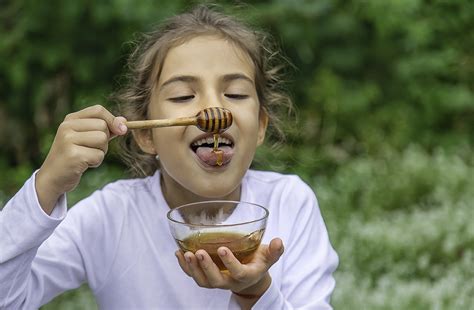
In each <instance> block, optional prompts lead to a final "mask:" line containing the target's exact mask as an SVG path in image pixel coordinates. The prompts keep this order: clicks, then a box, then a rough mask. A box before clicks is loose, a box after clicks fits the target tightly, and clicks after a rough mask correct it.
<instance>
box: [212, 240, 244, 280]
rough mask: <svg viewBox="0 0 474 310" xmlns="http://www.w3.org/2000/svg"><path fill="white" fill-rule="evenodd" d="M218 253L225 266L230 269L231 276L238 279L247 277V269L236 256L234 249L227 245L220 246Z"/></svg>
mask: <svg viewBox="0 0 474 310" xmlns="http://www.w3.org/2000/svg"><path fill="white" fill-rule="evenodd" d="M217 254H218V255H219V257H220V259H221V260H222V262H223V263H224V266H225V267H226V268H227V270H229V273H230V276H231V277H232V278H234V279H235V280H237V281H241V280H243V279H245V276H246V271H245V267H244V265H242V264H241V263H240V262H239V260H238V259H237V258H235V256H234V254H233V253H232V251H230V250H229V249H228V248H226V247H220V248H219V249H218V250H217Z"/></svg>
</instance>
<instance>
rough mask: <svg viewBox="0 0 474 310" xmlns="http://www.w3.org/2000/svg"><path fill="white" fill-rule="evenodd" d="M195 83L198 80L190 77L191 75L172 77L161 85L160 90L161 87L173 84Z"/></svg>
mask: <svg viewBox="0 0 474 310" xmlns="http://www.w3.org/2000/svg"><path fill="white" fill-rule="evenodd" d="M197 81H198V78H197V77H195V76H192V75H179V76H175V77H172V78H170V79H169V80H167V81H166V82H164V83H163V84H162V85H161V87H160V89H163V87H165V86H166V85H169V84H171V83H175V82H184V83H196V82H197Z"/></svg>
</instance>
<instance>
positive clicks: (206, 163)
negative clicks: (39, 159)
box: [0, 7, 338, 309]
mask: <svg viewBox="0 0 474 310" xmlns="http://www.w3.org/2000/svg"><path fill="white" fill-rule="evenodd" d="M264 42H265V40H264V39H263V37H261V36H260V35H259V34H257V33H256V32H254V31H252V30H250V29H248V28H247V27H246V26H244V25H243V24H241V23H240V22H237V21H236V20H234V19H232V18H231V17H228V16H225V15H222V14H220V13H217V12H215V11H213V10H211V9H209V8H207V7H198V8H196V9H194V10H193V11H191V12H189V13H186V14H182V15H179V16H176V17H174V18H172V19H170V20H169V21H168V22H167V23H166V24H165V25H164V26H163V27H162V28H160V29H159V30H158V31H156V32H155V33H153V34H151V35H150V36H147V37H146V38H145V40H144V42H143V44H142V45H141V46H140V47H139V48H138V49H137V50H136V52H135V53H134V54H133V55H132V59H133V60H132V62H131V65H132V67H133V78H132V79H131V81H130V85H129V86H128V88H126V89H125V91H124V92H123V93H122V94H121V96H119V99H120V101H121V102H120V103H121V106H122V113H123V116H125V117H115V116H114V115H112V114H111V113H110V112H109V111H107V110H106V109H105V108H103V107H101V106H94V107H89V108H86V109H84V110H82V111H79V112H76V113H72V114H69V115H68V116H66V118H65V120H64V122H63V123H62V124H61V125H60V126H59V129H58V131H57V134H56V137H55V140H54V142H53V144H52V147H51V150H50V152H49V154H48V156H47V158H46V160H45V162H44V164H43V165H42V166H41V168H40V169H39V170H38V171H37V172H36V173H35V174H33V176H32V177H31V178H30V179H29V180H28V181H27V182H26V183H25V185H24V186H23V187H22V188H21V189H20V191H19V192H18V193H17V194H16V195H15V196H14V197H13V198H12V199H11V200H10V201H9V202H8V203H7V205H6V206H5V208H4V210H3V211H2V212H1V214H0V235H1V239H0V308H1V309H17V308H27V309H31V308H34V307H39V306H40V305H42V304H45V303H47V302H48V301H49V300H51V299H52V298H53V297H54V296H56V295H58V294H60V293H61V292H64V291H66V290H70V289H73V288H76V287H78V286H80V285H81V284H82V283H84V282H87V283H88V284H89V286H90V288H91V289H92V291H93V293H94V295H95V297H96V300H97V302H98V304H99V306H100V307H101V308H104V309H225V308H243V309H249V308H251V307H253V308H255V309H293V308H305V309H309V308H311V309H328V308H331V307H330V304H329V301H330V300H329V299H330V295H331V293H332V291H333V289H334V285H335V282H334V278H333V276H332V273H333V272H334V270H335V268H336V266H337V263H338V258H337V255H336V254H335V252H334V250H333V248H332V247H331V245H330V243H329V239H328V235H327V231H326V228H325V225H324V222H323V220H322V218H321V214H320V211H319V208H318V204H317V201H316V197H315V195H314V193H313V192H312V190H311V189H310V188H309V187H308V186H307V185H306V184H304V183H303V182H302V181H301V180H300V179H299V178H298V177H296V176H288V175H281V174H278V173H272V172H262V171H254V170H249V167H250V164H251V162H252V159H253V157H254V153H255V150H256V148H257V146H259V145H260V144H261V143H262V142H263V141H264V137H265V133H266V129H267V124H268V122H269V121H270V123H271V122H272V121H273V120H274V116H273V114H272V113H271V111H272V109H271V108H272V107H273V106H277V105H279V104H282V103H284V102H285V100H286V98H287V97H286V96H284V94H281V93H279V92H278V91H277V88H276V87H275V83H276V82H277V79H276V78H275V68H274V67H272V66H271V64H270V62H269V58H268V55H271V54H272V51H271V50H270V49H269V48H268V47H266V46H263V45H262V44H263V43H264ZM211 106H217V107H225V108H227V109H229V110H230V111H231V112H232V115H233V118H234V123H233V125H232V126H231V127H230V128H229V129H228V130H227V131H226V132H225V135H224V138H226V139H227V140H226V142H227V144H228V145H229V146H226V147H224V148H223V151H224V154H223V161H224V163H223V165H222V166H218V165H216V164H215V161H216V159H215V157H214V156H215V154H214V153H212V152H211V148H207V147H204V146H202V145H199V141H202V139H207V138H208V137H209V135H208V134H203V132H201V131H200V130H199V129H197V128H196V127H194V126H189V127H173V128H160V129H153V130H141V131H134V132H133V133H132V134H128V135H126V133H127V128H126V126H125V125H124V123H125V121H126V120H127V119H128V120H138V119H146V118H150V119H158V118H175V117H182V116H189V115H194V114H196V113H197V112H198V111H200V110H202V109H204V108H207V107H211ZM125 135H126V138H125V141H124V143H123V147H124V151H125V152H124V154H125V157H126V158H127V159H128V161H129V162H130V163H131V165H132V166H133V167H134V168H135V170H136V171H139V172H141V173H143V174H145V175H147V177H144V178H136V179H131V180H122V181H117V182H115V183H112V184H110V185H108V186H106V187H105V188H103V189H102V190H99V191H96V192H95V193H93V194H92V195H91V196H90V197H88V198H86V199H84V200H83V201H81V202H79V203H78V204H77V205H76V206H74V207H73V208H72V209H71V211H69V212H67V216H66V195H65V193H66V192H68V191H70V190H72V189H73V188H74V187H75V186H76V185H77V184H78V183H79V180H80V178H81V176H82V174H83V173H84V172H85V171H86V170H87V169H88V168H91V167H97V166H99V165H100V163H101V162H102V160H103V158H104V155H105V154H106V153H107V145H108V142H109V141H110V140H111V139H112V138H114V137H115V136H125ZM158 155H159V160H158V158H157V156H158ZM210 199H225V200H242V201H249V202H254V203H257V204H260V205H263V206H266V207H268V208H269V211H270V216H269V218H268V223H267V229H266V233H265V236H264V239H263V242H262V245H261V246H260V248H259V249H258V251H257V253H256V255H255V256H254V258H253V260H252V261H251V262H249V263H248V264H241V263H239V261H238V260H237V259H236V258H235V257H234V255H233V254H232V252H230V251H229V249H227V248H225V247H222V248H220V249H219V255H220V258H221V260H222V262H223V263H224V264H225V266H226V267H227V268H228V270H229V271H228V272H220V271H219V269H218V268H217V266H216V265H215V264H214V262H212V260H211V258H210V256H209V255H208V253H206V252H205V251H203V250H199V251H197V252H196V253H194V254H193V253H191V252H187V253H181V252H179V251H176V248H177V247H176V244H175V243H174V240H173V238H172V237H171V235H170V233H169V230H168V225H167V222H166V221H167V220H166V213H167V211H168V210H169V209H170V208H174V207H177V206H179V205H182V204H186V203H189V202H196V201H205V200H210ZM284 247H285V250H284ZM283 252H285V254H283ZM213 288H218V289H213Z"/></svg>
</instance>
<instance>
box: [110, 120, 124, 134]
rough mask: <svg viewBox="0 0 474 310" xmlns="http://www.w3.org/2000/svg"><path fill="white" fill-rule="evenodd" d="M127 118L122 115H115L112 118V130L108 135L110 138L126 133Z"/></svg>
mask: <svg viewBox="0 0 474 310" xmlns="http://www.w3.org/2000/svg"><path fill="white" fill-rule="evenodd" d="M126 121H127V119H126V118H125V117H123V116H117V117H115V118H114V121H113V125H112V127H113V130H112V135H111V136H110V139H112V138H114V137H116V136H122V135H124V134H126V133H127V126H125V122H126Z"/></svg>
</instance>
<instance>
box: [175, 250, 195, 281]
mask: <svg viewBox="0 0 474 310" xmlns="http://www.w3.org/2000/svg"><path fill="white" fill-rule="evenodd" d="M174 254H175V256H176V258H177V259H178V263H179V266H180V267H181V269H183V271H184V273H186V274H187V275H188V276H190V277H192V274H191V271H190V270H189V266H188V263H187V262H186V259H185V258H184V255H183V252H182V251H176V252H175V253H174Z"/></svg>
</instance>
